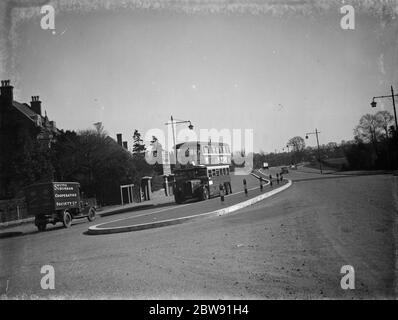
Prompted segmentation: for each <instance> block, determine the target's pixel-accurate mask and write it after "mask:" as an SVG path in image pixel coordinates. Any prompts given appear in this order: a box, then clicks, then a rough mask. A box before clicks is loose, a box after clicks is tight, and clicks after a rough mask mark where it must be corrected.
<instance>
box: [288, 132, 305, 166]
mask: <svg viewBox="0 0 398 320" xmlns="http://www.w3.org/2000/svg"><path fill="white" fill-rule="evenodd" d="M287 145H288V146H290V147H292V149H293V153H294V162H295V163H296V162H297V159H302V157H303V155H304V149H305V141H304V139H303V138H302V137H299V136H296V137H293V138H291V139H290V140H289V141H288V142H287Z"/></svg>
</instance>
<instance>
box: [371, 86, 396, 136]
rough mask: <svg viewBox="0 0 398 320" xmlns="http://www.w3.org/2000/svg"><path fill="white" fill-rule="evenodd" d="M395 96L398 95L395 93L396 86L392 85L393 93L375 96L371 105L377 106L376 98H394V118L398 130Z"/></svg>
mask: <svg viewBox="0 0 398 320" xmlns="http://www.w3.org/2000/svg"><path fill="white" fill-rule="evenodd" d="M394 97H398V94H396V95H394V88H393V87H392V86H391V95H387V96H378V97H373V99H372V102H371V103H370V105H371V106H372V108H376V105H377V103H376V101H375V99H382V98H392V106H393V109H394V119H395V131H397V130H398V123H397V111H396V110H395V98H394Z"/></svg>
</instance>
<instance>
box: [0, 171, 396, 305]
mask: <svg viewBox="0 0 398 320" xmlns="http://www.w3.org/2000/svg"><path fill="white" fill-rule="evenodd" d="M289 176H290V177H291V178H293V179H296V180H301V182H296V183H295V184H293V186H292V187H291V188H289V189H287V190H286V191H284V192H282V193H279V194H277V195H275V196H274V197H271V198H269V199H266V200H265V201H263V202H260V203H258V204H256V205H254V206H252V207H248V208H246V209H243V210H240V211H237V212H236V213H234V214H231V215H227V216H223V217H218V218H214V219H205V220H202V221H197V222H192V223H186V224H182V225H175V226H169V227H163V228H158V229H149V230H143V231H139V232H130V233H120V234H110V235H100V236H87V235H85V234H84V231H86V230H87V227H88V226H89V225H90V224H88V223H79V224H75V225H74V226H73V227H72V228H71V229H60V228H54V229H52V230H50V231H47V232H44V233H36V232H32V233H29V234H27V235H24V236H19V237H13V238H5V239H0V268H1V269H0V294H4V293H5V291H6V288H7V286H8V288H7V295H6V296H5V295H3V297H11V298H15V297H25V298H29V297H67V298H105V297H112V298H165V299H169V298H260V299H263V298H347V299H350V298H390V297H392V295H393V290H394V282H393V280H394V270H395V269H394V263H395V260H394V259H395V258H394V257H395V256H394V250H395V249H394V238H393V226H394V218H395V217H396V215H397V209H396V207H394V203H393V201H394V200H393V199H394V198H393V195H392V190H395V192H396V191H397V188H396V187H395V186H394V188H395V189H393V187H392V183H393V179H397V178H396V177H395V178H393V177H392V176H390V175H379V176H359V177H355V176H354V177H343V178H339V177H329V176H328V177H327V179H322V180H319V179H315V180H308V178H313V177H315V178H316V177H318V176H319V175H317V174H311V173H300V172H293V173H290V174H289ZM304 178H305V179H307V180H305V181H303V179H304ZM395 183H397V181H396V180H395ZM126 215H128V214H124V215H120V216H118V218H119V217H123V216H126ZM106 219H109V221H110V220H112V219H115V216H113V217H107V218H103V219H100V220H101V222H102V221H107V220H106ZM98 221H99V220H98ZM98 221H97V222H95V223H98ZM44 264H51V265H53V266H54V268H55V290H52V291H51V290H50V291H45V290H42V289H41V288H40V279H41V276H42V275H41V274H40V268H41V266H43V265H44ZM345 264H350V265H352V266H353V267H354V268H355V271H356V289H355V290H350V291H344V290H342V289H341V288H340V279H341V276H342V275H341V274H340V273H339V272H340V268H341V266H342V265H345ZM7 283H8V285H7Z"/></svg>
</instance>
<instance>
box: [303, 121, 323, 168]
mask: <svg viewBox="0 0 398 320" xmlns="http://www.w3.org/2000/svg"><path fill="white" fill-rule="evenodd" d="M318 133H320V132H319V131H318V129H316V128H315V132H308V133H306V134H305V138H306V139H308V135H310V134H315V135H316V144H317V146H318V161H319V170H320V171H321V174H322V163H321V151H320V149H319V138H318Z"/></svg>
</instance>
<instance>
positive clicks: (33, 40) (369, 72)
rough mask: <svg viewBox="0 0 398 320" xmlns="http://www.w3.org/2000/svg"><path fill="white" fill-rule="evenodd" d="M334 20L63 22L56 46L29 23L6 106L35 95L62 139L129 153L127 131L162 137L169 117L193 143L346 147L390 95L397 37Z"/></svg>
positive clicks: (362, 21) (114, 14)
mask: <svg viewBox="0 0 398 320" xmlns="http://www.w3.org/2000/svg"><path fill="white" fill-rule="evenodd" d="M341 17H342V14H341V13H340V12H339V11H337V10H327V11H325V12H322V14H319V16H318V15H310V16H304V15H299V14H297V15H294V14H293V15H287V16H273V15H271V14H258V15H253V14H250V13H235V14H234V13H230V14H222V13H214V14H197V15H196V14H185V13H183V12H180V13H179V12H172V11H169V10H140V9H137V10H116V11H92V12H86V13H84V14H79V13H76V12H59V13H57V15H56V17H55V26H56V30H55V31H56V32H55V34H53V33H52V32H51V30H42V29H41V28H40V21H39V18H40V17H37V18H36V19H30V20H27V21H26V22H24V23H22V24H21V25H20V26H19V27H18V35H19V39H20V41H19V44H18V49H17V51H16V53H14V54H15V61H16V68H17V70H18V87H17V88H15V90H16V91H15V98H14V99H15V100H17V101H20V102H29V101H30V97H31V96H32V95H39V96H40V99H41V100H42V108H43V110H44V109H45V110H46V111H47V114H48V116H49V118H50V119H51V120H55V121H56V123H57V126H58V127H59V128H60V129H65V130H66V129H69V130H72V129H73V130H81V129H87V128H93V123H96V122H102V123H103V125H104V127H105V130H106V131H107V132H108V133H109V135H111V136H112V137H114V138H116V134H117V133H122V134H123V140H127V141H128V142H129V145H130V146H132V136H133V132H134V130H135V129H138V130H139V131H140V132H141V133H142V134H144V133H145V132H147V131H148V130H149V129H153V128H159V129H162V130H165V131H166V126H165V123H166V122H167V121H168V120H169V119H170V116H171V115H173V116H174V118H177V119H183V120H190V121H191V122H192V124H193V125H194V130H195V131H196V132H197V133H198V134H199V130H200V129H212V128H215V129H217V130H221V129H229V130H232V129H241V130H244V129H252V130H253V143H254V146H253V147H254V151H256V152H258V151H260V150H262V151H265V152H274V151H275V150H277V151H281V150H282V148H284V147H285V146H286V142H287V141H288V140H289V139H290V138H291V137H294V136H302V137H304V136H305V134H306V133H307V132H313V131H314V130H315V128H317V129H318V130H319V131H320V132H321V134H320V136H319V138H320V143H321V144H322V143H328V142H331V141H333V142H338V143H339V142H340V141H341V140H351V139H352V138H353V129H354V127H355V126H356V124H358V122H359V119H360V117H361V116H362V115H363V114H365V113H374V112H376V111H377V110H372V109H371V108H370V102H371V98H372V97H373V96H377V95H384V94H388V93H389V90H390V85H392V84H394V85H395V86H396V87H397V89H396V91H398V81H397V80H398V78H397V67H396V66H397V65H398V64H397V57H398V54H397V39H396V31H397V28H396V23H390V24H387V25H386V24H385V21H382V20H380V18H377V17H375V16H372V15H371V14H367V13H366V12H363V11H362V12H361V13H357V14H356V16H355V30H343V29H342V28H341V27H340V19H341ZM393 22H394V21H393ZM382 109H386V110H389V111H391V110H392V109H391V105H390V102H389V101H384V103H383V102H381V103H380V104H379V110H382ZM182 128H185V126H184V125H181V126H178V129H182ZM306 142H307V144H308V145H311V146H314V145H316V139H315V137H313V136H311V137H310V139H309V140H307V141H306Z"/></svg>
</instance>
